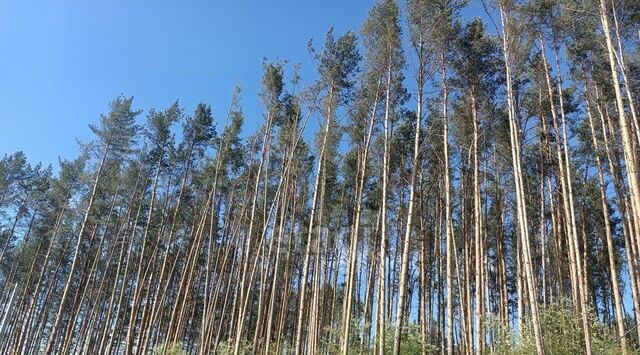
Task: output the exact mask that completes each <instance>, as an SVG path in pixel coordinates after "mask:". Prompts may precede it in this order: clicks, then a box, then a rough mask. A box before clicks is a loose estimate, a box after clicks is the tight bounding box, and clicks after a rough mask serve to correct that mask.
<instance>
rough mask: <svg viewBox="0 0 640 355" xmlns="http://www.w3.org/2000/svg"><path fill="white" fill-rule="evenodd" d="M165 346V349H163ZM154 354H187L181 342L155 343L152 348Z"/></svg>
mask: <svg viewBox="0 0 640 355" xmlns="http://www.w3.org/2000/svg"><path fill="white" fill-rule="evenodd" d="M165 348H166V349H165ZM153 354H154V355H162V354H165V355H187V351H186V350H184V348H183V347H182V344H181V343H173V344H168V345H167V344H161V345H157V346H156V347H155V348H154V349H153Z"/></svg>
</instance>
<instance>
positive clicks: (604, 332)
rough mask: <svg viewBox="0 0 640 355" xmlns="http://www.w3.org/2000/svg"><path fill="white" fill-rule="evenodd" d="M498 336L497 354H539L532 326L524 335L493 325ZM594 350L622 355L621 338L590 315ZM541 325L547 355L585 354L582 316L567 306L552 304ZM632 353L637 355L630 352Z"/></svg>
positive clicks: (494, 343) (599, 352)
mask: <svg viewBox="0 0 640 355" xmlns="http://www.w3.org/2000/svg"><path fill="white" fill-rule="evenodd" d="M491 324H492V329H493V332H494V334H495V337H494V340H493V345H494V347H495V349H496V353H498V354H504V355H525V354H536V343H535V336H534V332H533V327H532V326H531V323H530V322H527V323H526V324H525V325H524V327H523V328H524V329H523V330H522V335H521V336H518V334H517V331H516V330H512V331H509V330H507V329H506V327H505V326H504V325H502V324H499V323H496V322H491ZM589 325H590V326H589V329H590V333H591V347H592V352H593V353H594V354H603V355H604V354H609V355H614V354H622V348H621V346H620V342H619V341H618V337H617V335H616V334H615V332H613V331H612V330H611V329H609V328H607V327H606V326H605V325H603V324H601V323H599V322H598V321H597V319H596V318H595V316H594V315H593V314H590V315H589ZM540 326H541V328H542V336H543V339H544V348H545V352H546V353H547V354H553V355H565V354H566V355H572V354H582V353H584V332H583V328H582V315H581V314H580V313H575V312H573V310H572V309H571V308H570V307H569V306H567V305H566V304H565V305H552V306H549V307H547V308H546V309H544V310H541V312H540ZM629 354H637V353H636V352H632V351H629Z"/></svg>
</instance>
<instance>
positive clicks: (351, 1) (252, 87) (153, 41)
mask: <svg viewBox="0 0 640 355" xmlns="http://www.w3.org/2000/svg"><path fill="white" fill-rule="evenodd" d="M370 6H371V3H370V2H368V1H358V0H342V1H337V0H330V1H304V2H303V1H293V0H270V1H257V0H255V1H242V0H238V1H76V0H59V1H32V0H20V1H9V0H0V123H1V125H0V127H1V128H0V155H4V154H5V153H13V152H14V151H16V150H23V151H25V153H26V154H27V156H28V157H29V160H30V161H32V162H36V161H42V162H43V163H52V164H53V165H54V166H56V165H57V157H58V156H61V157H64V158H72V157H74V156H75V155H76V153H77V152H78V146H77V144H76V138H79V139H81V140H87V139H90V137H91V135H90V131H89V129H88V127H87V125H88V124H89V123H96V122H97V120H98V117H99V115H100V114H101V113H106V111H107V104H108V102H109V101H110V100H112V99H113V98H114V97H116V96H117V95H119V94H120V93H123V94H124V95H127V96H128V95H133V96H134V98H135V99H134V103H135V106H136V107H137V108H140V109H144V110H145V111H147V110H148V109H149V108H152V107H155V108H163V107H165V106H167V105H169V104H170V103H171V102H173V100H175V99H176V98H178V99H180V101H181V104H182V106H183V107H184V108H185V109H186V111H187V112H191V111H192V110H193V109H194V108H195V105H196V104H197V103H198V102H200V101H204V102H207V103H209V104H211V106H212V108H213V111H214V114H215V115H216V117H217V118H221V117H222V116H224V114H225V113H226V110H227V108H228V106H229V101H230V97H231V94H232V92H233V88H234V86H235V85H236V83H240V84H241V85H242V86H243V89H244V90H243V91H244V92H243V97H242V104H243V107H244V110H245V112H246V114H247V117H246V129H247V130H249V131H253V130H254V129H255V127H256V126H257V123H258V122H260V120H261V116H260V107H259V105H258V98H257V91H258V88H259V84H260V76H261V63H262V58H264V57H267V58H269V59H276V58H281V59H288V60H289V61H290V62H291V63H298V62H299V63H301V64H302V65H303V70H302V76H303V79H304V80H305V81H306V82H308V81H309V80H313V78H314V77H315V75H314V73H313V68H312V66H311V63H310V59H311V58H310V56H309V54H308V53H307V41H308V40H309V39H310V38H314V39H316V41H317V43H318V44H320V43H321V41H322V40H323V38H324V34H325V32H326V31H327V29H328V28H329V27H330V26H334V27H335V28H336V31H337V32H338V33H342V32H343V31H345V30H347V29H355V30H357V29H358V28H359V27H360V24H361V23H362V21H363V20H364V18H365V17H366V15H367V11H368V9H369V7H370Z"/></svg>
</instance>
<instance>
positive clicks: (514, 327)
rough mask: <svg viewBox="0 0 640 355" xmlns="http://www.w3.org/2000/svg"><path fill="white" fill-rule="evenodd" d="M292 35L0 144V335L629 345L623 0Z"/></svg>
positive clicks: (401, 18)
mask: <svg viewBox="0 0 640 355" xmlns="http://www.w3.org/2000/svg"><path fill="white" fill-rule="evenodd" d="M467 6H474V8H475V9H481V11H484V12H482V13H478V14H476V15H478V16H480V17H481V18H482V19H484V20H481V19H480V17H479V18H475V19H473V18H470V17H469V16H462V15H461V13H462V12H463V11H465V8H466V7H467ZM327 21H328V24H330V20H327ZM309 56H310V57H312V58H313V60H312V62H313V65H314V66H315V67H314V69H315V73H316V74H315V77H313V78H304V79H305V80H304V82H308V83H310V84H309V85H306V84H305V85H302V84H301V83H302V81H303V80H301V78H300V76H299V72H298V67H297V66H294V65H289V64H288V63H287V62H286V61H268V60H265V62H264V64H263V75H262V78H261V89H260V93H259V97H258V98H257V99H258V100H259V102H260V108H261V112H262V116H261V117H245V115H244V114H243V109H242V102H243V101H245V102H247V101H248V102H252V100H254V99H256V98H247V99H243V97H242V92H241V90H240V89H239V88H238V89H237V90H236V91H235V92H234V94H233V100H232V101H231V102H230V103H229V106H228V107H226V108H225V107H216V108H214V109H215V110H213V109H212V108H211V107H210V106H209V105H207V104H206V103H201V104H198V105H197V107H195V108H193V107H190V108H185V107H183V106H182V105H181V104H180V103H179V102H178V101H176V102H174V103H171V104H170V105H169V106H168V107H166V108H159V109H145V111H144V112H143V111H142V110H140V109H138V108H137V106H136V102H135V101H134V100H133V99H132V98H131V97H127V96H120V97H117V98H115V99H114V100H113V101H111V103H110V104H109V106H108V109H106V110H105V112H104V114H103V115H101V116H99V119H95V120H94V122H95V124H93V125H91V126H90V127H89V128H90V130H91V131H92V133H93V134H92V137H93V138H92V139H91V140H90V141H86V142H81V143H80V152H81V153H80V154H79V156H77V157H76V158H74V159H71V160H65V159H61V160H60V161H59V164H57V165H56V166H55V167H52V166H43V165H42V164H33V163H32V162H30V160H29V158H28V157H27V156H25V154H24V153H22V152H16V153H13V154H5V155H4V156H3V157H2V159H1V161H0V353H2V354H69V353H82V354H147V353H153V354H176V353H186V354H211V353H216V354H234V355H237V354H283V353H286V354H319V353H321V354H337V353H339V354H347V353H352V354H429V353H442V354H448V355H451V354H483V353H484V354H487V353H498V354H531V353H533V354H545V353H546V354H589V355H590V354H625V355H626V354H633V353H638V352H639V351H640V327H639V326H638V325H639V324H640V270H638V268H640V176H639V174H640V170H639V169H640V119H639V118H638V114H639V112H638V111H639V110H640V108H638V104H639V103H640V2H638V1H635V0H521V1H517V0H496V1H493V2H491V1H489V0H487V1H485V2H481V1H479V0H478V1H473V4H468V3H466V1H464V0H407V1H406V2H402V3H398V2H396V1H394V0H378V1H377V2H375V4H373V5H372V7H371V9H370V11H369V13H368V15H367V18H366V20H365V21H364V23H363V24H362V26H361V28H360V29H359V30H357V31H354V32H351V31H349V32H346V33H336V32H334V30H333V29H329V30H328V32H327V34H326V38H324V39H323V40H322V41H316V42H310V44H309ZM257 79H258V78H256V80H257ZM245 120H250V121H252V122H259V129H258V130H257V131H255V132H245V131H243V124H244V122H245Z"/></svg>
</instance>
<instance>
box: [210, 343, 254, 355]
mask: <svg viewBox="0 0 640 355" xmlns="http://www.w3.org/2000/svg"><path fill="white" fill-rule="evenodd" d="M234 345H235V344H234V342H233V340H229V341H223V342H221V343H220V344H218V347H217V348H216V354H218V355H233V354H234V351H233V350H234ZM238 353H239V354H253V345H252V344H251V343H250V342H249V341H248V340H241V341H240V348H239V351H238Z"/></svg>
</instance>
